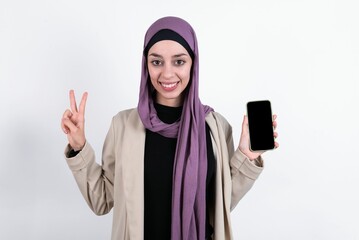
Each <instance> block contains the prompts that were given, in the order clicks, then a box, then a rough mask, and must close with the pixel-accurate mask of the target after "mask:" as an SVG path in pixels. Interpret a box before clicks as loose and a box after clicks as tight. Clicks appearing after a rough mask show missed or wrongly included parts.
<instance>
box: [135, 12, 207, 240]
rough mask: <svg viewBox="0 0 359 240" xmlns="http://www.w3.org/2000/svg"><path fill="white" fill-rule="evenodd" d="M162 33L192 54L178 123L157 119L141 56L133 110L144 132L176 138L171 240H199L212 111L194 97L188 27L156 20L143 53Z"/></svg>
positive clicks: (192, 42)
mask: <svg viewBox="0 0 359 240" xmlns="http://www.w3.org/2000/svg"><path fill="white" fill-rule="evenodd" d="M163 29H169V30H172V31H174V32H176V33H177V34H179V35H180V36H181V37H182V38H183V39H184V40H185V41H186V42H187V44H188V45H189V47H190V48H191V50H192V53H189V54H190V55H191V54H193V59H192V60H193V61H192V70H191V71H192V72H191V79H190V82H189V85H188V86H187V89H186V91H187V92H186V93H185V94H186V95H185V98H184V102H183V110H182V115H181V119H180V121H177V122H175V123H173V124H166V123H163V122H162V121H161V120H160V119H159V118H158V116H157V112H156V110H155V108H154V104H153V98H152V96H153V91H154V89H153V87H152V85H151V82H150V80H149V73H148V68H147V56H146V55H145V54H144V55H143V57H142V74H141V84H140V95H139V102H138V107H137V109H138V112H139V116H140V118H141V120H142V123H143V124H144V126H145V128H147V129H149V130H151V131H153V132H157V133H159V134H161V135H163V136H165V137H177V146H176V153H175V159H174V166H173V182H172V213H171V216H172V222H171V239H172V240H199V239H200V240H203V239H205V226H206V220H205V219H206V175H207V150H206V130H205V117H206V115H207V114H208V113H209V112H211V111H213V109H212V108H210V107H208V106H205V105H202V103H201V101H200V99H199V96H198V67H199V66H198V45H197V37H196V34H195V32H194V30H193V28H192V27H191V25H190V24H189V23H187V22H186V21H185V20H183V19H181V18H178V17H164V18H160V19H159V20H157V21H155V22H154V23H153V24H152V25H151V26H150V27H149V29H148V30H147V32H146V35H145V39H144V50H146V47H147V45H148V43H149V42H150V41H151V39H152V37H153V36H154V35H155V34H156V33H157V32H158V31H160V30H163ZM147 50H148V49H147ZM144 52H147V51H144Z"/></svg>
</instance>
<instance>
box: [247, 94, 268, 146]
mask: <svg viewBox="0 0 359 240" xmlns="http://www.w3.org/2000/svg"><path fill="white" fill-rule="evenodd" d="M247 116H248V127H249V138H250V149H251V151H261V150H271V149H274V136H273V116H272V108H271V103H270V101H268V100H260V101H251V102H248V103H247Z"/></svg>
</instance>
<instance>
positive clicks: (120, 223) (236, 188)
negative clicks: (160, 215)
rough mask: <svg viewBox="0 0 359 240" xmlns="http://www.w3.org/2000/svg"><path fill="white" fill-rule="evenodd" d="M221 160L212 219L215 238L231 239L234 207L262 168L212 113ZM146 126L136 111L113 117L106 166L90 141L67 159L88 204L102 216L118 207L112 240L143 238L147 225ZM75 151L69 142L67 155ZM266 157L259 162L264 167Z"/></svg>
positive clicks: (105, 152) (104, 157) (215, 145)
mask: <svg viewBox="0 0 359 240" xmlns="http://www.w3.org/2000/svg"><path fill="white" fill-rule="evenodd" d="M206 122H207V123H208V125H209V127H210V130H211V135H212V143H213V149H214V154H215V158H216V161H217V164H216V167H217V169H216V184H215V188H216V190H215V195H216V196H215V203H214V206H212V207H211V208H212V210H211V215H210V221H211V223H212V225H213V227H214V238H213V239H214V240H230V239H233V237H232V230H231V218H230V211H231V210H232V209H233V208H234V207H235V206H236V205H237V203H238V202H239V200H240V199H241V198H242V197H243V196H244V195H245V194H246V193H247V191H248V190H249V189H250V188H251V187H252V185H253V183H254V181H255V180H256V179H257V177H258V176H259V174H260V173H261V171H262V167H258V166H256V165H255V164H254V163H253V162H252V161H250V160H249V159H248V158H246V157H245V156H244V155H243V154H242V153H241V152H240V151H239V150H236V151H234V146H233V138H232V128H231V126H230V125H229V124H228V122H227V121H226V119H225V118H224V117H222V116H221V115H220V114H218V113H216V112H213V113H210V114H209V115H208V116H207V117H206ZM144 144H145V129H144V126H143V124H142V122H141V120H140V118H139V116H138V112H137V109H129V110H125V111H122V112H120V113H118V114H117V115H116V116H114V117H113V119H112V123H111V127H110V129H109V132H108V134H107V137H106V140H105V143H104V146H103V152H102V166H100V165H99V164H97V163H96V161H95V153H94V150H93V149H92V147H91V146H90V144H89V143H86V145H85V146H84V148H83V149H82V151H81V152H80V153H79V154H77V155H76V156H75V157H73V158H66V160H67V163H68V165H69V167H70V169H71V170H72V172H73V175H74V177H75V179H76V182H77V184H78V187H79V188H80V191H81V193H82V195H83V197H84V198H85V200H86V202H87V203H88V205H89V206H90V208H91V209H92V211H93V212H94V213H95V214H97V215H103V214H106V213H108V212H109V211H110V210H111V209H112V208H113V226H112V239H113V240H141V239H143V229H144V226H143V225H144V184H143V181H144V180H143V179H144V176H143V173H144V160H143V159H144V147H145V146H144ZM69 150H70V148H69V146H68V147H67V149H66V150H65V151H66V152H65V154H66V153H68V152H69ZM261 163H262V160H259V161H258V162H257V165H258V164H259V165H260V166H262V165H261Z"/></svg>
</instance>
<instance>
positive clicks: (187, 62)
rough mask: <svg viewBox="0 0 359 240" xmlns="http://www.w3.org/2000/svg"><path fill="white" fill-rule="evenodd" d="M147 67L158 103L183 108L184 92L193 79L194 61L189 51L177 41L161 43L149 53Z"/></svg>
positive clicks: (155, 45) (156, 44)
mask: <svg viewBox="0 0 359 240" xmlns="http://www.w3.org/2000/svg"><path fill="white" fill-rule="evenodd" d="M147 67H148V72H149V75H150V79H151V83H152V85H153V87H154V88H155V90H156V92H157V94H156V102H157V103H159V104H162V105H166V106H172V107H178V106H181V105H182V102H183V93H184V90H185V89H186V87H187V85H188V82H189V80H190V78H191V67H192V59H191V57H190V56H189V54H188V52H187V50H186V49H185V48H184V47H183V46H182V45H181V44H179V43H178V42H176V41H172V40H163V41H159V42H157V43H155V44H154V45H153V46H152V47H151V48H150V50H149V51H148V56H147Z"/></svg>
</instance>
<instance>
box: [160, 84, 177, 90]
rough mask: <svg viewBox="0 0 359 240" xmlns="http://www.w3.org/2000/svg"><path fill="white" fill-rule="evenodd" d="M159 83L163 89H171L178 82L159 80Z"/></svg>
mask: <svg viewBox="0 0 359 240" xmlns="http://www.w3.org/2000/svg"><path fill="white" fill-rule="evenodd" d="M159 83H160V85H161V86H162V88H163V89H164V90H165V91H172V90H174V89H175V88H176V87H177V86H178V83H179V82H174V83H164V82H159Z"/></svg>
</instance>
